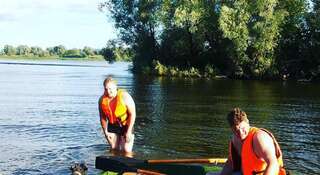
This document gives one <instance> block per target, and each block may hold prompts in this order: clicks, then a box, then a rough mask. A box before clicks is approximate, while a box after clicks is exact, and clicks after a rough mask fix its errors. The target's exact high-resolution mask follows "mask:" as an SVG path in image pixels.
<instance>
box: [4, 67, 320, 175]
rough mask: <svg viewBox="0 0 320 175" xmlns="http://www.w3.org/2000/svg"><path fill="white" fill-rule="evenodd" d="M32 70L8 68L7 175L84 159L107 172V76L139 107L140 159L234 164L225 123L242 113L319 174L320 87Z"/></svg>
mask: <svg viewBox="0 0 320 175" xmlns="http://www.w3.org/2000/svg"><path fill="white" fill-rule="evenodd" d="M6 62H8V61H6ZM11 62H12V61H11ZM31 63H32V64H30V61H15V62H13V63H12V64H11V63H10V64H7V63H4V64H1V63H0V86H1V88H0V109H1V113H0V131H1V133H0V139H1V142H0V152H1V154H0V174H1V173H2V174H68V173H69V167H70V165H71V164H72V163H74V162H81V161H85V162H86V163H87V164H88V166H89V174H98V173H99V172H100V171H99V170H95V169H94V160H95V156H98V155H101V154H110V153H109V152H108V147H107V146H106V144H105V140H104V138H103V135H102V133H101V129H100V123H99V117H98V111H97V99H98V98H99V96H100V95H101V94H102V91H103V87H102V81H103V79H104V77H106V76H107V75H113V76H114V77H115V78H116V79H117V80H118V83H119V86H120V87H121V88H125V89H127V90H128V91H129V93H130V94H131V95H132V96H133V98H134V99H135V103H136V106H137V120H136V125H135V140H136V141H135V146H134V150H135V155H134V156H135V157H137V158H142V159H160V158H200V157H226V156H227V145H228V139H229V137H230V130H229V128H228V127H227V123H226V121H225V115H226V113H227V112H228V111H229V110H230V109H231V108H232V107H234V106H240V107H242V108H243V109H244V110H246V111H247V113H248V114H249V117H250V118H249V119H250V122H251V124H252V125H255V126H258V127H264V128H267V129H269V130H270V131H272V132H273V133H274V134H275V136H276V137H277V138H278V141H279V143H280V145H281V147H282V149H283V152H284V159H285V162H286V166H287V167H288V168H289V169H291V170H293V171H294V172H296V173H297V174H317V173H318V172H320V167H319V165H318V162H319V160H320V150H319V147H320V142H319V140H320V136H319V135H318V133H319V132H320V127H319V125H320V122H319V118H320V115H319V113H320V94H319V92H318V89H319V88H320V84H318V83H313V84H299V83H295V82H269V81H231V80H218V81H217V80H216V81H209V80H184V79H166V78H151V77H145V76H143V77H142V76H133V75H132V74H131V73H130V72H129V71H128V64H126V63H116V64H113V65H108V64H106V63H105V62H89V63H86V62H70V61H69V62H55V61H50V62H41V65H39V63H38V62H31ZM50 64H53V65H54V66H52V65H50ZM63 64H65V65H68V66H64V65H63ZM59 65H62V66H59ZM86 65H90V66H86Z"/></svg>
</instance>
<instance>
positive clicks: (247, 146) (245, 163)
mask: <svg viewBox="0 0 320 175" xmlns="http://www.w3.org/2000/svg"><path fill="white" fill-rule="evenodd" d="M258 130H259V129H258V128H255V127H252V128H250V131H249V134H248V136H247V138H246V139H245V141H244V142H243V145H242V149H241V168H242V173H243V175H252V174H260V173H261V174H263V172H264V171H265V169H266V167H267V163H266V162H265V161H264V160H261V159H259V158H258V157H257V155H256V153H255V152H254V151H253V146H252V141H253V136H254V134H255V133H256V132H257V131H258ZM262 130H263V131H265V132H267V133H268V134H269V135H270V136H271V137H272V139H273V143H274V146H275V151H276V157H277V160H278V164H279V165H280V167H279V173H278V175H285V174H286V171H285V169H284V168H283V160H282V152H281V149H280V146H279V144H278V142H277V141H276V139H275V138H274V136H273V135H272V134H271V133H270V132H269V131H267V130H265V129H262Z"/></svg>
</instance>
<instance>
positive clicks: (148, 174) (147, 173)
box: [137, 169, 166, 175]
mask: <svg viewBox="0 0 320 175" xmlns="http://www.w3.org/2000/svg"><path fill="white" fill-rule="evenodd" d="M137 173H138V174H145V175H166V174H162V173H158V172H155V171H149V170H143V169H137Z"/></svg>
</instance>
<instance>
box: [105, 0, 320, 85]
mask: <svg viewBox="0 0 320 175" xmlns="http://www.w3.org/2000/svg"><path fill="white" fill-rule="evenodd" d="M100 8H101V9H102V10H105V11H106V13H107V14H109V15H110V16H111V19H112V20H113V21H114V23H115V27H116V28H117V30H118V32H119V38H120V39H121V42H122V43H123V44H125V45H126V46H127V47H128V48H130V49H131V56H133V65H134V70H135V71H138V72H145V73H156V74H160V75H168V76H176V75H177V76H181V75H182V76H184V75H192V76H193V75H194V76H208V75H209V76H210V75H216V74H224V75H228V76H229V77H233V78H247V79H263V78H272V79H274V78H292V79H296V78H307V79H319V77H320V64H319V63H320V1H319V0H256V1H250V0H224V1H221V0H136V1H129V0H109V1H107V2H104V3H102V4H101V6H100Z"/></svg>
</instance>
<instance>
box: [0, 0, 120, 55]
mask: <svg viewBox="0 0 320 175" xmlns="http://www.w3.org/2000/svg"><path fill="white" fill-rule="evenodd" d="M104 1H106V0H0V47H1V48H2V47H3V45H5V44H9V45H13V46H15V47H16V46H18V45H28V46H40V47H42V48H47V47H52V46H57V45H60V44H61V45H64V46H65V47H66V48H67V49H72V48H79V49H80V48H83V47H84V46H89V47H93V48H97V49H99V48H102V47H104V46H105V44H106V42H107V41H108V40H109V39H112V38H115V37H116V34H115V29H114V28H113V25H112V24H111V23H110V22H109V20H108V18H107V16H106V14H105V13H102V12H100V11H99V10H98V4H99V3H100V2H104Z"/></svg>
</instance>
